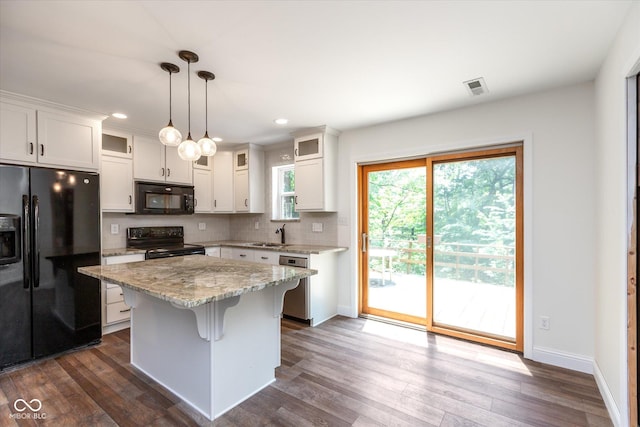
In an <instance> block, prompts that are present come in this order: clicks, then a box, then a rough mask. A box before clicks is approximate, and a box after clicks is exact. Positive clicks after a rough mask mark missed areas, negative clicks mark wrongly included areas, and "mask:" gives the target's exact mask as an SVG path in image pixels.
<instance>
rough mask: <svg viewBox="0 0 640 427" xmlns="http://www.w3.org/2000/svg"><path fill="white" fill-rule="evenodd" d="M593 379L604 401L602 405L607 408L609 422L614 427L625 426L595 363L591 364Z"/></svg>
mask: <svg viewBox="0 0 640 427" xmlns="http://www.w3.org/2000/svg"><path fill="white" fill-rule="evenodd" d="M593 377H594V378H595V379H596V384H597V385H598V390H600V394H601V395H602V400H604V404H605V406H606V407H607V411H608V412H609V417H611V422H612V423H613V425H614V426H615V427H623V426H624V425H626V421H625V423H623V422H622V418H621V416H620V409H618V405H616V401H615V400H614V399H613V394H611V390H610V389H609V386H608V384H607V381H606V380H605V379H604V375H602V371H600V367H599V366H598V363H597V362H596V361H594V362H593Z"/></svg>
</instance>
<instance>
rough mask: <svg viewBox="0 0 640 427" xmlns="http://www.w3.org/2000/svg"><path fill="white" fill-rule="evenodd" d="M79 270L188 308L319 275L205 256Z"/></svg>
mask: <svg viewBox="0 0 640 427" xmlns="http://www.w3.org/2000/svg"><path fill="white" fill-rule="evenodd" d="M78 271H79V272H80V273H82V274H86V275H88V276H91V277H95V278H97V279H101V280H107V281H109V282H112V283H115V284H118V285H121V286H123V287H125V288H129V289H132V290H134V291H138V292H143V293H145V294H148V295H151V296H154V297H156V298H159V299H161V300H164V301H169V302H171V303H174V304H176V305H178V306H181V307H186V308H192V307H197V306H199V305H203V304H207V303H209V302H212V301H218V300H223V299H225V298H230V297H233V296H237V295H242V294H245V293H248V292H256V291H259V290H261V289H264V288H266V287H269V286H277V285H279V284H281V283H284V282H289V281H292V280H298V279H302V278H304V277H309V276H312V275H314V274H317V271H316V270H311V269H306V268H295V267H288V266H280V265H267V264H259V263H253V262H246V261H234V260H228V259H221V258H215V257H208V256H202V255H190V256H181V257H172V258H160V259H153V260H147V261H140V262H131V263H125V264H115V265H96V266H92V267H80V268H78Z"/></svg>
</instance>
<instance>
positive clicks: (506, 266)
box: [428, 147, 522, 349]
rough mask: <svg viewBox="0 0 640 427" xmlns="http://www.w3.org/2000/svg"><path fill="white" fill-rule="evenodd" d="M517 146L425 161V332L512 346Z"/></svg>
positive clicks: (517, 313) (517, 316)
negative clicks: (427, 218)
mask: <svg viewBox="0 0 640 427" xmlns="http://www.w3.org/2000/svg"><path fill="white" fill-rule="evenodd" d="M520 151H521V149H520V148H519V147H513V148H507V149H501V150H491V151H484V152H475V153H463V154H456V155H446V156H438V157H431V158H429V159H428V165H429V171H430V175H429V176H430V185H429V200H431V201H432V202H431V205H430V207H431V208H430V209H429V213H430V217H431V219H432V220H431V221H430V222H429V235H431V236H433V245H432V246H431V247H430V248H429V249H428V259H429V260H430V261H431V262H430V264H429V266H430V268H429V279H430V280H429V287H428V294H429V298H428V301H429V308H430V316H429V324H428V326H429V328H430V329H431V330H433V331H439V332H446V333H448V334H451V335H456V336H460V337H464V338H472V339H476V340H478V341H482V342H487V343H493V344H498V345H502V346H505V347H508V348H514V349H518V348H517V346H516V342H517V341H518V340H517V338H519V336H518V331H519V330H521V314H522V305H521V301H522V298H521V293H520V292H521V288H522V287H521V280H519V278H520V276H519V275H520V274H521V270H522V269H521V264H522V263H521V262H520V261H519V259H520V257H521V256H522V250H521V247H522V246H521V242H522V237H521V236H522V231H521V227H522V221H521V213H520V212H521V210H522V209H521V204H522V202H521V200H522V197H521V189H520V188H521V185H520V183H519V182H520V179H519V177H518V171H519V169H520V168H519V167H518V164H519V162H520V158H521V154H520Z"/></svg>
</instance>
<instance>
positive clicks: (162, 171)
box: [160, 168, 164, 176]
mask: <svg viewBox="0 0 640 427" xmlns="http://www.w3.org/2000/svg"><path fill="white" fill-rule="evenodd" d="M160 176H164V168H160Z"/></svg>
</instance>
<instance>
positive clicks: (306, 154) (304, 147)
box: [293, 133, 324, 162]
mask: <svg viewBox="0 0 640 427" xmlns="http://www.w3.org/2000/svg"><path fill="white" fill-rule="evenodd" d="M323 142H324V134H323V133H314V134H311V135H307V136H302V137H299V138H296V139H294V140H293V156H294V158H295V161H296V162H299V161H301V160H309V159H317V158H322V152H323V150H322V148H323V145H324V144H323Z"/></svg>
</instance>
